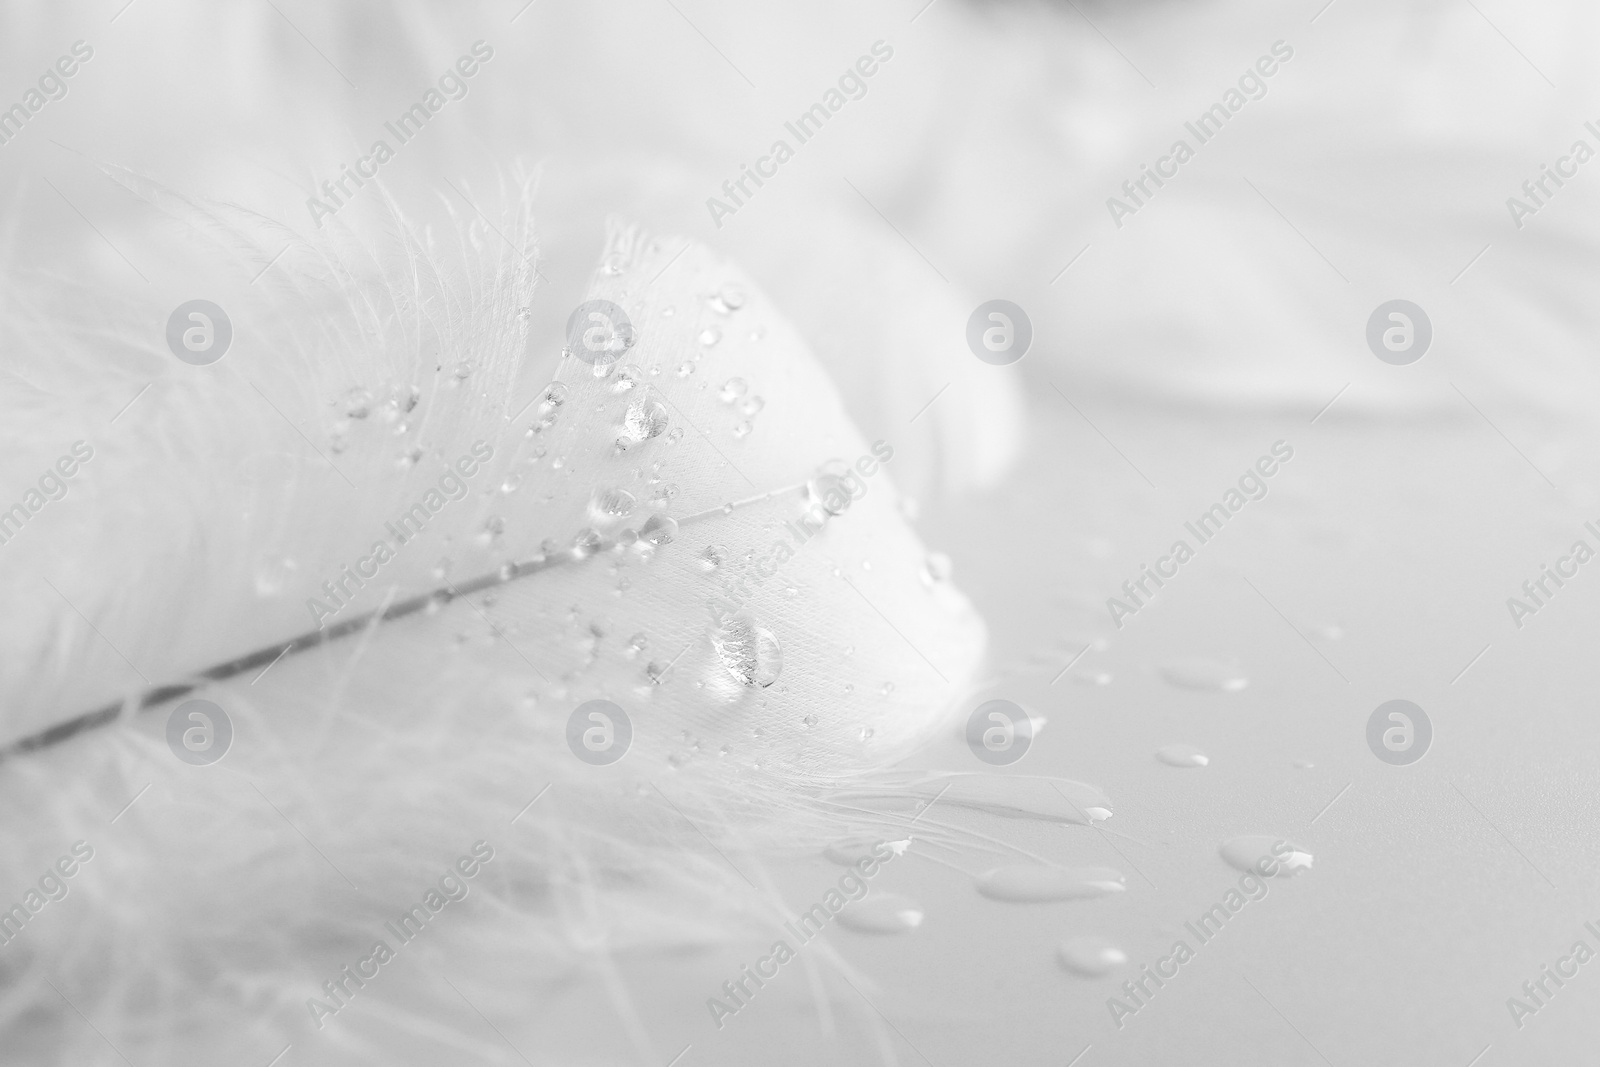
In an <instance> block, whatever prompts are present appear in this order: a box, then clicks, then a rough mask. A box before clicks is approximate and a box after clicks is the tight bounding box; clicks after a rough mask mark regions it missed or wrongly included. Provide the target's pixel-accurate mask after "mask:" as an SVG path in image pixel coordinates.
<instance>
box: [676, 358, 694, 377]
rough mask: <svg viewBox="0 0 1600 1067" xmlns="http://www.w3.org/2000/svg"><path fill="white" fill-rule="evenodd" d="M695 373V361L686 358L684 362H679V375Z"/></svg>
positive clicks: (686, 375) (684, 375)
mask: <svg viewBox="0 0 1600 1067" xmlns="http://www.w3.org/2000/svg"><path fill="white" fill-rule="evenodd" d="M693 373H694V364H693V363H690V362H689V361H688V360H684V361H683V362H682V363H680V364H678V377H680V378H687V377H688V376H689V375H691V374H693Z"/></svg>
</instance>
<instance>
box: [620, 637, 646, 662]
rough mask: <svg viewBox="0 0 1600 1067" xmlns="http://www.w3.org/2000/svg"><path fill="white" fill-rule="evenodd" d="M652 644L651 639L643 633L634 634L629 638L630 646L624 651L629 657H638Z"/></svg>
mask: <svg viewBox="0 0 1600 1067" xmlns="http://www.w3.org/2000/svg"><path fill="white" fill-rule="evenodd" d="M649 644H650V639H649V638H648V637H646V636H645V635H644V634H642V633H638V634H634V635H633V636H632V637H630V638H628V647H627V648H626V649H624V650H623V651H624V652H625V653H626V655H627V657H628V658H629V659H634V658H636V657H637V656H638V655H639V654H640V653H641V652H643V651H644V650H645V649H646V648H647V647H648V646H649Z"/></svg>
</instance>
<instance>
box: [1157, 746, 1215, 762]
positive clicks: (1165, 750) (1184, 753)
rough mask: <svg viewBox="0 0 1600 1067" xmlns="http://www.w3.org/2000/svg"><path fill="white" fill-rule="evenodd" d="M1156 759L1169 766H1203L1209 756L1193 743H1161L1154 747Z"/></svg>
mask: <svg viewBox="0 0 1600 1067" xmlns="http://www.w3.org/2000/svg"><path fill="white" fill-rule="evenodd" d="M1156 759H1158V760H1160V761H1161V762H1162V763H1165V764H1166V765H1167V766H1169V767H1204V766H1206V765H1207V764H1208V763H1210V762H1211V757H1210V756H1207V755H1206V754H1205V753H1204V752H1201V751H1200V750H1199V749H1198V748H1195V747H1194V746H1193V745H1181V744H1180V745H1163V746H1161V747H1160V748H1158V749H1156Z"/></svg>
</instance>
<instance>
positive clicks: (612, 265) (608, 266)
mask: <svg viewBox="0 0 1600 1067" xmlns="http://www.w3.org/2000/svg"><path fill="white" fill-rule="evenodd" d="M600 269H601V270H602V271H603V272H605V273H606V274H610V275H613V276H614V275H618V274H621V273H622V272H623V271H625V270H627V269H628V264H627V260H626V259H625V258H624V257H623V255H622V253H621V252H613V253H611V254H610V255H608V256H606V258H605V261H604V262H602V263H601V264H600Z"/></svg>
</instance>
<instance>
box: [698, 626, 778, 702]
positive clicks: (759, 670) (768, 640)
mask: <svg viewBox="0 0 1600 1067" xmlns="http://www.w3.org/2000/svg"><path fill="white" fill-rule="evenodd" d="M711 647H712V648H713V649H715V650H716V653H717V658H718V659H719V660H721V661H722V666H723V667H724V668H726V669H727V671H728V673H729V674H731V675H733V677H734V679H735V680H736V681H738V682H740V683H741V684H743V685H747V686H752V687H754V686H760V687H761V688H763V689H765V688H766V687H767V686H769V685H771V684H772V683H773V682H776V681H777V680H778V675H779V674H781V673H783V649H782V648H781V647H780V646H779V644H778V639H777V637H775V636H774V635H773V633H772V631H771V630H767V629H764V628H763V627H760V626H757V625H756V624H755V621H754V620H753V619H751V617H750V616H749V615H748V614H745V613H743V612H741V613H739V614H736V615H733V616H730V617H728V618H726V619H724V620H723V623H722V625H721V626H719V627H717V629H716V631H715V632H714V633H713V634H712V635H711Z"/></svg>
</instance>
